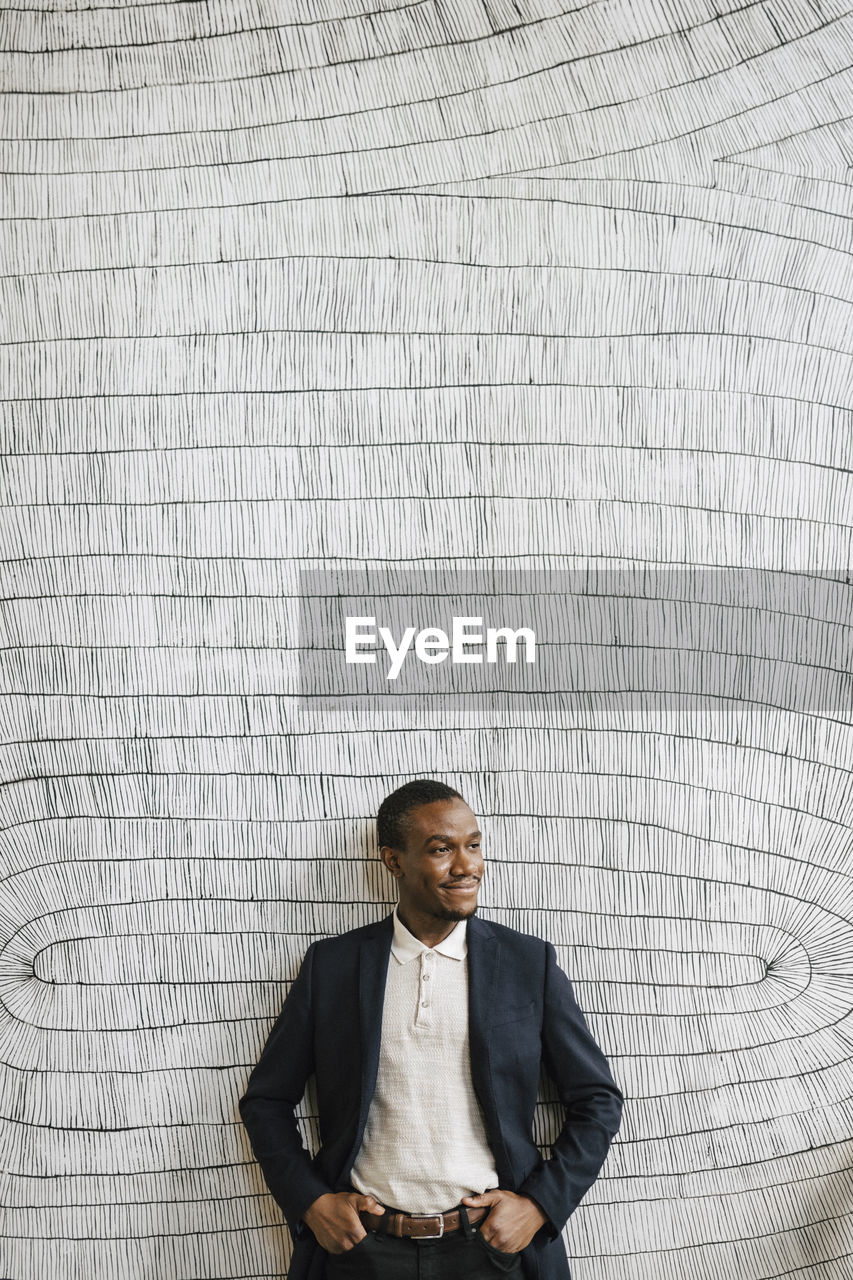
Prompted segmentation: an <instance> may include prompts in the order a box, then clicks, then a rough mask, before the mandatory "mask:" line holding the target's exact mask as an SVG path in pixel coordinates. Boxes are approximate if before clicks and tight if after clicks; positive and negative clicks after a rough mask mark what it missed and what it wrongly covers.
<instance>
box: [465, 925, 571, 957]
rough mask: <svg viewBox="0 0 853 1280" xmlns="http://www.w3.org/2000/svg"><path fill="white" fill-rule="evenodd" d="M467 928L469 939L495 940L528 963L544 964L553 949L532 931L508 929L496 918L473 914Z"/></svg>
mask: <svg viewBox="0 0 853 1280" xmlns="http://www.w3.org/2000/svg"><path fill="white" fill-rule="evenodd" d="M468 928H469V930H470V931H471V932H470V934H469V938H470V939H476V940H477V941H480V940H482V941H488V940H492V941H495V942H497V943H498V945H499V946H500V947H502V948H505V949H506V950H508V951H510V952H512V953H513V954H514V955H515V956H517V957H518V958H519V959H525V960H527V961H528V962H529V963H535V964H544V963H545V961H546V959H547V957H548V953H549V951H550V952H551V953H553V950H554V949H553V947H552V945H551V943H550V942H546V941H545V939H544V938H537V937H536V935H535V934H533V933H522V932H521V930H520V929H510V928H509V926H508V925H505V924H498V922H497V921H496V920H487V919H486V918H485V917H483V916H480V915H477V916H473V917H472V918H471V919H470V920H469V921H468Z"/></svg>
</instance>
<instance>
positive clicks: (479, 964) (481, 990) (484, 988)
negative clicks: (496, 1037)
mask: <svg viewBox="0 0 853 1280" xmlns="http://www.w3.org/2000/svg"><path fill="white" fill-rule="evenodd" d="M466 937H467V940H468V1040H469V1046H470V1051H471V1080H472V1083H473V1085H474V1092H475V1093H476V1095H477V1098H478V1099H479V1102H480V1106H481V1107H482V1108H483V1115H484V1117H485V1121H486V1128H487V1130H488V1134H489V1142H490V1145H491V1148H492V1152H493V1154H494V1157H495V1160H496V1161H497V1165H498V1173H499V1174H501V1175H502V1178H503V1177H505V1176H506V1173H505V1171H506V1170H508V1169H509V1155H508V1152H507V1150H506V1146H505V1145H504V1140H503V1134H502V1132H501V1122H500V1113H499V1111H498V1107H497V1104H496V1101H495V1094H494V1089H493V1087H492V1076H491V1070H490V1066H489V1031H488V1027H489V1012H490V1010H492V1009H494V1008H495V1007H496V1005H497V996H498V977H499V970H500V953H501V948H500V944H499V942H498V940H497V937H496V935H495V933H494V931H493V930H492V928H491V926H490V925H489V922H488V920H482V919H480V917H478V916H472V917H471V918H470V920H469V921H468V929H467V932H466Z"/></svg>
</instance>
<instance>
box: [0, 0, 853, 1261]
mask: <svg viewBox="0 0 853 1280" xmlns="http://www.w3.org/2000/svg"><path fill="white" fill-rule="evenodd" d="M285 10H286V11H285V12H283V11H282V9H281V6H279V5H277V4H273V3H271V0H240V3H231V2H230V0H229V2H228V3H225V0H222V2H221V3H219V2H217V3H205V4H200V3H198V2H197V0H177V2H176V3H162V2H160V0H153V2H152V0H146V2H145V3H139V4H130V3H129V4H109V3H108V4H98V3H95V4H90V3H89V2H88V0H66V2H65V3H57V4H56V5H51V6H49V5H45V4H43V3H42V4H41V5H39V4H37V3H34V4H33V5H26V6H20V5H6V6H3V7H2V9H0V90H2V94H0V101H2V109H1V110H2V114H0V173H2V177H0V476H2V481H0V692H1V693H2V698H0V759H2V767H1V769H0V880H2V894H0V1099H2V1107H1V1108H0V1134H2V1146H3V1151H4V1160H3V1165H4V1169H5V1172H4V1174H3V1188H4V1189H3V1194H2V1196H0V1276H2V1277H3V1280H41V1277H42V1276H43V1275H45V1274H49V1275H51V1276H55V1277H57V1280H78V1278H79V1280H92V1277H95V1278H96V1280H101V1277H103V1280H107V1277H109V1280H148V1277H151V1276H154V1275H156V1276H158V1277H161V1278H162V1280H214V1278H215V1280H226V1278H228V1280H232V1278H233V1280H238V1277H239V1280H261V1278H262V1277H263V1278H264V1280H268V1278H269V1277H274V1276H278V1277H283V1276H284V1275H285V1274H286V1270H287V1258H288V1248H289V1245H288V1238H287V1232H286V1230H285V1229H284V1227H283V1226H282V1222H281V1215H280V1213H279V1211H278V1210H277V1208H276V1206H275V1205H274V1204H273V1202H272V1201H271V1199H270V1197H269V1196H268V1195H267V1194H266V1189H265V1187H264V1185H263V1183H262V1181H261V1179H260V1177H259V1174H258V1170H257V1168H256V1166H255V1165H254V1163H253V1161H252V1160H251V1156H250V1153H249V1150H248V1147H247V1144H246V1140H245V1138H244V1136H243V1132H242V1129H241V1127H240V1125H239V1124H238V1123H237V1117H236V1099H237V1097H238V1096H239V1094H240V1092H241V1091H242V1087H243V1084H244V1082H245V1078H246V1075H247V1073H248V1070H249V1068H250V1065H251V1064H252V1062H253V1061H254V1059H255V1057H256V1055H257V1052H258V1049H259V1046H260V1044H261V1043H262V1041H263V1039H264V1037H265V1034H266V1031H267V1029H268V1027H269V1025H270V1022H271V1020H272V1018H273V1017H274V1015H275V1013H276V1011H277V1008H278V1006H279V1003H280V1001H281V998H282V995H283V993H284V992H285V990H286V989H287V985H288V983H289V982H290V981H291V979H292V977H293V974H294V972H295V969H296V967H297V965H298V962H299V959H300V957H301V955H302V953H303V951H304V949H305V947H306V945H307V944H308V942H309V941H310V940H311V939H312V938H315V937H317V936H320V935H323V934H326V933H331V932H336V931H339V930H341V929H344V928H348V927H351V926H354V925H357V924H362V923H365V922H366V921H368V920H370V919H374V918H375V917H376V916H377V915H378V914H380V913H381V912H382V911H384V910H385V909H386V906H387V903H388V900H389V888H388V885H387V884H386V883H385V881H384V880H383V878H382V877H381V876H380V874H379V870H378V867H377V865H376V861H375V857H374V849H373V846H372V836H371V834H370V833H371V825H370V820H371V816H372V814H373V813H374V812H375V808H376V804H377V802H378V800H379V799H380V798H381V796H382V795H383V794H384V793H385V792H386V791H387V790H389V789H390V788H392V787H393V786H395V785H397V784H398V783H399V782H401V781H403V780H405V779H406V778H407V777H410V776H413V775H419V774H430V775H435V776H440V777H446V778H447V779H448V780H450V781H452V782H453V783H454V784H455V785H458V786H459V787H461V789H462V790H463V791H464V792H465V794H466V795H467V796H469V798H470V800H471V802H472V804H473V805H474V807H475V808H476V809H477V810H478V812H479V813H480V814H481V815H482V817H483V819H484V823H485V825H486V833H487V841H488V851H489V852H490V854H491V859H490V869H489V877H488V891H487V900H486V906H485V910H486V912H487V913H489V914H491V915H493V916H494V917H495V918H497V919H500V920H502V921H504V922H506V923H509V924H512V925H515V926H517V927H520V928H525V929H530V930H533V931H536V932H539V933H540V934H542V935H543V936H546V937H549V938H551V939H552V940H553V941H554V943H555V945H556V946H557V948H558V952H559V954H560V958H561V961H562V962H563V964H564V965H565V967H566V968H567V970H568V971H569V972H570V973H571V974H572V975H573V977H574V980H575V983H576V986H577V990H578V993H579V995H580V998H581V1001H582V1004H583V1005H584V1008H585V1009H586V1010H588V1012H589V1016H590V1020H591V1022H592V1023H593V1025H594V1027H595V1030H596V1032H597V1034H598V1035H599V1037H600V1039H601V1040H602V1042H603V1043H604V1044H605V1046H606V1048H607V1050H608V1052H609V1054H610V1055H611V1057H612V1059H613V1062H614V1065H615V1069H616V1071H617V1074H618V1077H619V1079H620V1081H621V1083H622V1084H623V1085H624V1087H625V1090H626V1093H627V1095H628V1099H629V1102H628V1108H627V1112H626V1119H625V1124H624V1128H623V1131H622V1133H621V1135H620V1138H619V1140H618V1142H617V1144H616V1145H615V1147H614V1150H613V1153H612V1155H611V1158H610V1160H609V1162H608V1165H607V1168H606V1173H605V1175H604V1176H603V1177H602V1179H601V1180H600V1181H599V1182H598V1183H597V1184H596V1186H595V1188H594V1189H593V1191H592V1192H591V1193H590V1195H589V1196H588V1197H587V1199H586V1201H585V1202H584V1204H583V1206H582V1207H581V1208H580V1209H579V1210H578V1212H577V1213H576V1214H575V1215H574V1216H573V1218H572V1220H571V1222H570V1224H569V1229H568V1231H567V1245H568V1247H569V1249H570V1252H571V1255H572V1258H573V1259H574V1261H573V1275H574V1276H575V1277H576V1280H604V1278H605V1277H607V1280H706V1278H707V1277H716V1276H722V1275H728V1274H732V1275H738V1276H742V1277H746V1280H777V1278H778V1280H781V1278H782V1277H796V1278H797V1280H846V1277H848V1276H849V1274H850V1269H851V1266H853V1262H851V1257H853V1247H851V1238H853V1229H851V1218H850V1185H851V1184H850V1170H851V1155H853V1144H851V1142H850V1140H849V1137H848V1136H847V1135H848V1134H849V1133H850V1123H851V1114H853V1108H851V1083H850V1057H851V1043H853V1041H852V1040H851V1027H853V1024H852V1023H851V1012H850V1011H851V1006H853V960H851V957H853V835H851V818H853V813H851V809H853V804H852V803H851V802H853V725H852V724H851V720H853V717H851V684H850V663H849V661H848V658H849V652H850V634H851V633H850V617H851V615H850V611H849V596H848V595H847V594H846V593H847V591H848V589H849V588H848V586H845V583H846V584H849V582H850V578H849V571H850V566H851V563H853V556H851V528H852V527H853V520H851V510H853V494H852V493H851V476H853V443H851V442H853V432H851V413H853V362H852V361H851V357H853V349H851V338H850V333H851V324H850V318H851V306H852V305H853V258H851V240H850V226H851V223H850V218H851V213H853V209H851V185H853V184H851V172H853V168H851V166H853V123H851V121H853V117H851V113H850V102H851V100H853V99H851V91H853V56H851V54H853V15H851V13H850V11H848V10H847V9H846V8H845V6H844V5H842V4H839V3H837V0H821V2H820V3H814V2H813V0H786V2H785V3H782V2H780V0H749V2H748V3H731V4H717V5H715V6H712V7H711V8H709V7H708V6H707V5H704V4H700V3H698V0H682V3H680V4H679V5H675V6H672V5H669V6H661V5H655V4H651V3H649V4H644V3H642V2H639V3H628V0H596V2H595V3H570V2H567V0H458V2H456V3H452V4H451V3H447V2H446V0H415V2H414V3H412V2H403V3H401V2H400V0H387V3H386V2H385V0H382V2H379V3H378V2H377V0H294V3H292V4H289V5H287V6H285ZM668 565H672V566H679V567H690V566H693V567H695V566H701V567H704V568H705V569H706V570H707V569H713V570H717V571H739V570H744V569H748V570H767V571H768V573H772V572H776V571H786V572H788V573H799V574H801V575H804V582H809V581H810V580H811V579H812V577H813V575H823V576H824V577H825V578H826V581H827V582H828V583H829V586H827V591H828V592H830V594H829V595H827V596H826V601H827V603H826V607H825V609H823V611H821V610H820V609H817V607H816V606H815V605H814V600H815V598H816V597H815V596H814V595H813V594H810V593H809V591H806V590H805V589H804V591H803V594H802V596H801V598H798V597H796V596H794V597H792V598H791V601H790V607H789V608H787V609H786V610H785V611H784V613H783V614H782V615H778V610H777V616H775V617H774V619H773V625H774V626H778V627H779V628H783V629H784V628H789V629H790V634H791V635H792V636H796V635H797V634H798V632H797V628H798V627H800V628H802V627H804V626H805V625H806V624H808V625H810V626H811V627H812V628H813V631H814V634H815V635H816V636H818V637H819V643H818V644H817V647H816V651H815V653H814V654H813V656H812V659H811V667H812V671H813V672H814V671H815V670H816V672H817V675H816V676H814V675H813V676H812V679H815V680H816V683H815V685H814V687H815V688H816V689H818V690H819V691H820V693H821V697H820V698H819V700H817V701H815V702H814V703H813V704H811V705H800V704H798V703H797V702H796V700H795V699H792V698H789V697H788V693H789V692H790V690H788V689H787V687H786V686H785V685H784V682H783V683H782V684H779V683H778V682H777V684H775V685H770V684H768V685H762V684H761V682H760V680H759V679H758V676H757V675H756V674H755V671H756V670H757V667H756V663H757V661H758V660H757V658H756V657H755V652H754V649H753V648H750V643H751V641H752V639H754V626H755V623H756V618H758V617H764V616H768V617H770V616H771V615H772V610H771V611H770V613H767V608H766V602H762V601H759V600H756V599H744V600H743V601H742V602H740V604H741V606H742V611H741V615H742V616H741V620H740V621H738V616H737V612H736V611H730V613H729V614H727V619H729V621H730V625H731V634H730V635H726V636H725V637H723V640H722V641H720V640H719V639H718V637H717V636H716V633H715V632H714V628H713V626H708V625H706V623H707V614H702V613H701V611H700V609H699V607H698V606H697V605H696V604H695V602H694V603H693V604H691V603H690V602H689V601H687V602H685V603H684V609H685V611H686V612H687V613H689V611H690V610H691V609H692V610H693V611H694V612H693V613H692V614H691V615H690V617H691V618H692V622H693V624H694V625H695V626H697V627H699V629H700V631H701V630H704V633H705V634H706V636H710V637H711V647H710V649H709V667H708V672H709V680H708V686H707V691H706V696H705V697H703V698H698V699H693V700H692V701H688V700H684V699H682V700H681V701H680V700H679V698H678V697H677V696H676V695H675V694H674V693H673V691H672V690H671V689H670V690H669V691H668V692H666V691H665V693H666V696H664V697H662V698H660V699H658V700H657V701H654V700H653V699H651V700H649V702H648V703H647V705H646V706H644V707H643V706H638V705H637V704H636V703H629V702H625V701H621V702H620V701H619V700H618V699H613V698H612V697H605V696H604V695H603V692H602V691H601V690H599V692H598V694H596V693H595V692H593V693H591V694H590V695H589V696H588V698H587V700H586V701H585V702H583V703H581V704H579V702H578V700H577V698H575V697H573V691H572V690H571V689H569V688H563V687H556V686H555V687H553V688H551V689H550V690H549V691H548V692H547V694H546V695H541V694H540V696H538V697H537V698H536V699H535V700H531V701H529V702H528V703H527V704H524V703H522V704H519V702H518V700H517V699H513V698H512V697H511V696H510V695H509V693H508V692H501V691H498V692H496V693H495V694H494V695H493V696H492V697H491V698H490V701H489V704H488V707H481V708H480V709H479V710H478V708H477V706H476V704H470V705H469V704H467V703H466V704H464V705H461V704H457V703H454V702H452V700H449V699H448V698H446V697H444V696H443V695H441V694H432V695H430V694H429V692H428V691H426V696H420V697H419V698H417V699H416V700H415V701H414V703H413V704H412V703H411V700H409V701H408V702H407V701H405V700H403V699H400V698H394V697H388V698H385V699H375V700H374V701H373V702H372V703H370V704H369V705H368V704H366V703H365V702H363V701H362V700H359V699H357V698H353V699H351V700H347V699H332V698H330V697H327V696H324V695H323V692H322V690H319V691H318V692H317V694H316V696H314V697H305V696H303V697H301V698H300V696H299V694H300V683H299V673H300V662H301V661H302V662H303V663H304V662H307V661H308V660H309V659H310V658H311V657H312V656H314V655H311V654H308V653H306V651H305V648H304V645H305V640H304V637H302V636H300V633H299V599H300V588H301V579H300V571H301V570H303V569H306V568H310V569H317V570H326V571H334V570H345V569H360V568H364V569H367V568H375V569H382V570H385V571H391V572H393V571H394V569H395V567H399V568H406V569H429V570H438V571H443V570H444V569H445V568H446V570H447V572H448V573H451V572H458V571H462V570H468V569H471V570H474V569H489V570H495V571H498V570H504V569H513V570H536V571H540V572H541V571H555V572H557V571H564V570H566V569H568V568H572V569H583V568H586V567H588V566H593V567H596V568H604V569H620V568H627V567H631V568H633V569H635V570H636V569H638V568H639V569H646V570H647V571H648V573H649V574H650V575H654V574H655V573H660V572H661V570H662V569H663V570H664V571H665V570H666V567H667V566H668ZM832 584H834V586H833V585H832ZM832 592H834V595H833V594H831V593H832ZM762 610H763V611H764V612H762ZM845 610H846V612H845ZM751 628H753V629H751ZM785 634H788V632H785ZM638 645H639V642H638V639H637V637H636V636H634V637H623V638H622V639H621V640H620V647H621V648H622V649H624V650H625V653H626V654H627V655H628V657H630V655H631V651H632V648H633V649H634V650H635V651H636V650H637V649H638ZM732 655H734V657H735V658H736V659H737V661H739V662H740V663H741V665H742V667H743V669H744V670H746V671H747V672H748V674H749V675H750V678H751V679H752V681H753V683H752V684H750V685H749V687H750V690H751V694H752V693H753V692H754V696H750V697H749V698H747V697H744V696H742V697H738V696H737V690H736V689H735V688H733V687H730V685H729V684H728V683H727V682H728V681H729V679H730V673H731V667H730V666H729V665H727V663H730V661H731V658H732ZM792 670H793V672H794V676H793V677H792V678H796V675H797V668H796V662H794V663H792ZM303 694H304V690H303ZM777 695H778V696H777ZM818 702H819V705H818ZM552 1101H553V1100H552V1099H550V1098H549V1096H548V1094H547V1091H546V1092H545V1094H544V1095H543V1099H542V1102H541V1105H540V1107H539V1108H538V1110H537V1118H536V1125H537V1139H538V1140H539V1141H540V1142H541V1143H542V1144H546V1143H547V1141H548V1136H549V1133H551V1132H552V1126H553V1123H554V1109H553V1106H552ZM302 1123H303V1125H304V1129H305V1134H306V1137H307V1139H308V1140H313V1141H316V1122H315V1119H314V1112H313V1107H312V1101H311V1098H310V1097H309V1098H308V1099H307V1100H306V1103H305V1104H304V1106H303V1109H302Z"/></svg>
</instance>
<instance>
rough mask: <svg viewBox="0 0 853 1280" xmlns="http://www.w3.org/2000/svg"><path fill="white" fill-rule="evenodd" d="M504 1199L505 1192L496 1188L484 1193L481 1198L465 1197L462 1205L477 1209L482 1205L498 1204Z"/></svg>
mask: <svg viewBox="0 0 853 1280" xmlns="http://www.w3.org/2000/svg"><path fill="white" fill-rule="evenodd" d="M502 1199H503V1192H502V1191H499V1190H497V1188H496V1189H495V1190H494V1191H484V1192H483V1194H482V1195H480V1196H463V1197H462V1203H463V1204H467V1205H470V1206H471V1208H472V1209H477V1208H479V1207H480V1205H484V1204H497V1203H498V1201H499V1200H502Z"/></svg>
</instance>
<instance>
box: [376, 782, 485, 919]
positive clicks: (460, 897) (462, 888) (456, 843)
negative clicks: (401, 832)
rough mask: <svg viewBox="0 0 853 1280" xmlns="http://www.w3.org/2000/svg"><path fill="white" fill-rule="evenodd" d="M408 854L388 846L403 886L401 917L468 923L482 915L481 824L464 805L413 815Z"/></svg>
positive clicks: (422, 808) (443, 803) (449, 803)
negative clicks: (479, 903) (479, 912)
mask: <svg viewBox="0 0 853 1280" xmlns="http://www.w3.org/2000/svg"><path fill="white" fill-rule="evenodd" d="M405 835H406V847H405V849H392V848H390V847H388V846H385V847H384V848H383V849H382V850H381V853H382V859H383V861H384V863H385V865H386V866H387V867H388V870H389V871H390V872H391V874H392V875H393V876H394V877H395V878H396V880H397V888H398V891H399V894H400V914H401V915H402V916H403V917H404V918H406V919H409V920H414V919H415V918H416V916H420V917H431V918H432V919H437V920H465V919H467V917H468V916H472V915H473V914H474V912H475V911H476V909H477V893H478V891H479V888H480V881H481V879H482V877H483V855H482V853H481V852H480V831H479V829H478V827H477V819H476V818H475V817H474V814H473V813H472V812H471V810H470V809H469V808H468V806H467V804H466V803H465V801H464V800H434V801H432V803H431V804H423V805H419V806H418V808H417V809H412V810H411V811H410V812H409V814H408V815H407V823H406V827H405Z"/></svg>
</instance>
